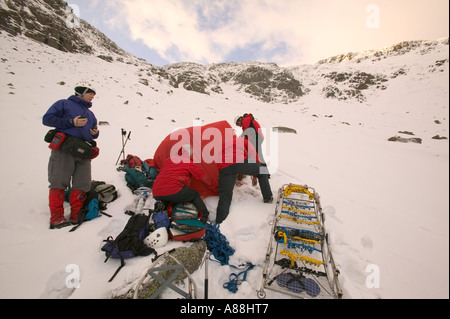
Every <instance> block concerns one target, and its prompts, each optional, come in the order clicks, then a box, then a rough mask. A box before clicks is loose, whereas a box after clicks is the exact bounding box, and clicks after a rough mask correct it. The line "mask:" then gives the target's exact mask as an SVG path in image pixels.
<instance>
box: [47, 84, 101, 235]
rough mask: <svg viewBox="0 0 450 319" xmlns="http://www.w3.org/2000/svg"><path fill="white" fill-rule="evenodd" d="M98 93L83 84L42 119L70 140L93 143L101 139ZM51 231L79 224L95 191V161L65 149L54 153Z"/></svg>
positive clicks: (50, 171) (50, 170)
mask: <svg viewBox="0 0 450 319" xmlns="http://www.w3.org/2000/svg"><path fill="white" fill-rule="evenodd" d="M95 94H96V92H95V89H94V88H93V87H92V85H91V84H89V83H87V82H80V83H78V84H77V85H76V86H75V94H74V95H72V96H70V97H69V98H68V99H63V100H59V101H57V102H55V103H54V104H53V105H52V106H51V107H50V108H49V109H48V111H47V112H46V113H45V114H44V116H43V118H42V123H43V124H44V125H46V126H50V127H54V128H56V129H57V130H58V131H59V132H63V133H65V134H66V135H68V136H72V137H75V138H79V139H83V140H87V141H92V140H93V139H96V138H97V137H98V136H99V131H98V126H97V119H96V117H95V115H94V113H93V112H92V111H91V107H92V100H93V99H94V96H95ZM48 181H49V183H50V185H49V189H50V193H49V207H50V229H55V228H62V227H65V226H69V225H71V224H76V223H78V212H79V211H80V209H81V207H82V205H83V202H84V199H85V198H86V193H87V192H88V191H89V190H90V189H91V182H92V180H91V160H90V159H89V158H87V159H83V158H80V157H77V156H74V155H71V154H69V153H67V152H64V151H63V150H62V149H58V150H53V149H52V151H51V155H50V159H49V163H48ZM70 187H71V189H72V190H71V192H70V198H69V202H70V208H71V211H70V219H69V220H67V219H66V218H65V217H64V197H65V191H66V189H68V188H70Z"/></svg>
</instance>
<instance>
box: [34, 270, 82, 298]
mask: <svg viewBox="0 0 450 319" xmlns="http://www.w3.org/2000/svg"><path fill="white" fill-rule="evenodd" d="M70 275H71V274H70V272H66V271H57V272H55V273H54V274H53V275H51V276H50V278H49V280H48V282H47V286H46V288H45V291H44V293H43V294H42V295H41V296H40V297H39V298H40V299H67V298H69V297H70V296H71V295H72V294H73V293H74V291H75V289H76V283H74V282H71V281H69V280H70V278H69V276H70Z"/></svg>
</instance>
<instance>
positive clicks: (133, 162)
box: [120, 154, 142, 168]
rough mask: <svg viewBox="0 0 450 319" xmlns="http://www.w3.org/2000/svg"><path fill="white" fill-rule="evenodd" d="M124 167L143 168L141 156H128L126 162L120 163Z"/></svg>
mask: <svg viewBox="0 0 450 319" xmlns="http://www.w3.org/2000/svg"><path fill="white" fill-rule="evenodd" d="M120 164H121V165H122V166H123V167H129V168H136V166H142V160H141V159H140V158H139V156H136V155H131V154H128V155H127V157H126V158H125V159H124V160H121V161H120Z"/></svg>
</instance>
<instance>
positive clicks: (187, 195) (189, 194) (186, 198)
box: [153, 187, 209, 218]
mask: <svg viewBox="0 0 450 319" xmlns="http://www.w3.org/2000/svg"><path fill="white" fill-rule="evenodd" d="M153 198H154V199H156V200H159V201H161V202H164V203H170V202H174V203H185V202H188V203H192V204H194V206H195V208H197V209H198V210H199V211H201V212H202V217H203V218H207V217H208V216H209V211H208V209H207V208H206V205H205V203H204V202H203V200H202V198H201V197H200V194H199V193H198V192H197V191H195V190H193V189H190V188H187V187H183V189H182V190H181V191H179V192H178V193H175V194H173V195H167V196H153Z"/></svg>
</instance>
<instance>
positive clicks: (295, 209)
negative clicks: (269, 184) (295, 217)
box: [281, 206, 316, 214]
mask: <svg viewBox="0 0 450 319" xmlns="http://www.w3.org/2000/svg"><path fill="white" fill-rule="evenodd" d="M281 207H282V208H283V209H287V210H288V211H290V212H291V211H294V212H298V213H303V214H315V213H316V212H315V211H309V210H304V209H298V208H293V207H290V206H281Z"/></svg>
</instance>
